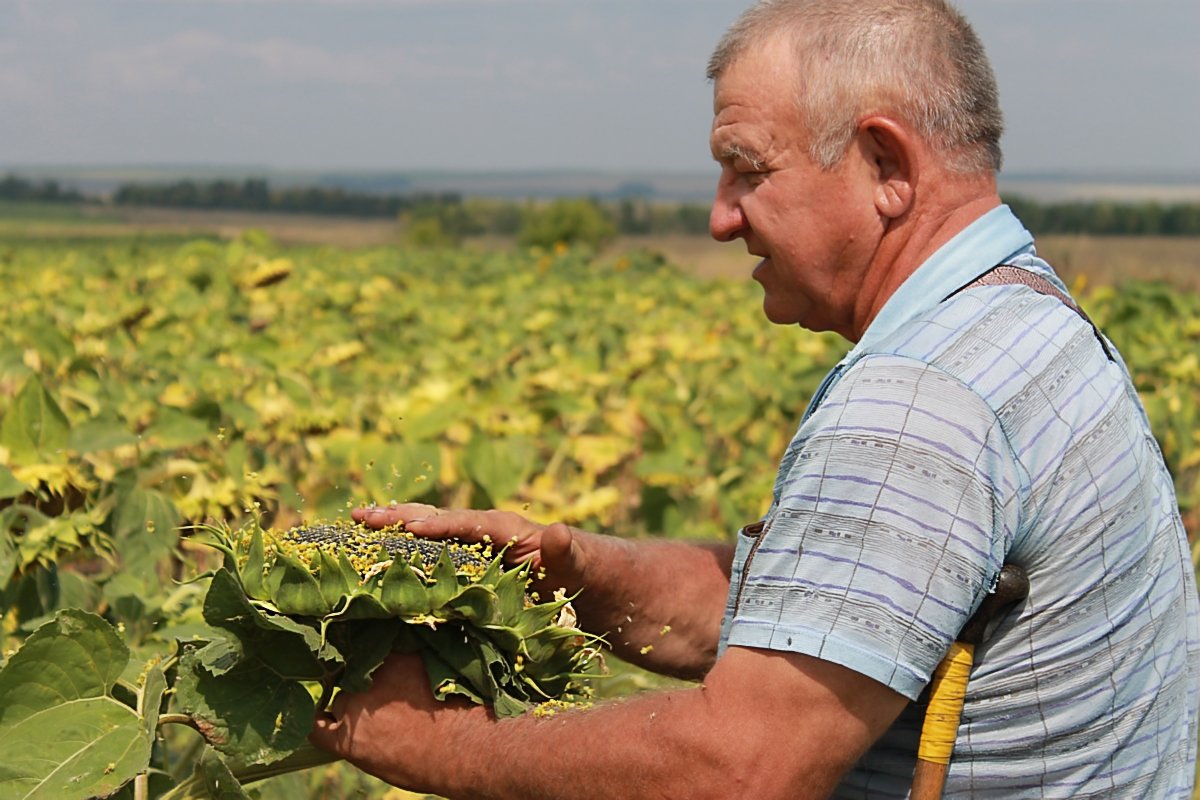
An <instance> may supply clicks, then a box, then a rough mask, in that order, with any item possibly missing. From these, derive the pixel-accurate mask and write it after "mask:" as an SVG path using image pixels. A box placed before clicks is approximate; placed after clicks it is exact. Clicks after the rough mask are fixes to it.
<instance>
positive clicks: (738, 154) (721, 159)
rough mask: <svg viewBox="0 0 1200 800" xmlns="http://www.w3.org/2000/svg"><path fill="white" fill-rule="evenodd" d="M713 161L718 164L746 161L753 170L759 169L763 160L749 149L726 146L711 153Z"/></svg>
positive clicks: (737, 145) (734, 145)
mask: <svg viewBox="0 0 1200 800" xmlns="http://www.w3.org/2000/svg"><path fill="white" fill-rule="evenodd" d="M713 159H715V160H716V161H717V162H718V163H722V164H725V163H729V162H731V161H737V160H739V159H740V160H742V161H747V162H749V164H750V166H751V167H753V168H754V169H760V168H761V167H762V165H763V162H764V160H765V159H763V157H762V156H761V155H759V154H758V153H757V152H755V151H754V150H751V149H750V148H749V147H746V146H744V145H740V144H727V145H724V146H722V147H721V148H720V149H719V150H717V151H716V152H714V153H713Z"/></svg>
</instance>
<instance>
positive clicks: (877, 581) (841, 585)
mask: <svg viewBox="0 0 1200 800" xmlns="http://www.w3.org/2000/svg"><path fill="white" fill-rule="evenodd" d="M796 445H797V448H796V449H797V456H796V458H795V460H794V461H793V462H792V464H791V467H790V469H789V470H788V472H787V474H785V475H781V477H780V484H779V495H778V498H777V502H776V503H775V505H774V506H773V509H772V512H771V514H770V516H769V518H768V520H767V526H766V529H765V530H764V532H763V533H762V534H761V535H760V536H759V538H758V540H757V541H756V542H755V543H754V546H753V548H752V549H751V552H750V553H748V554H747V557H746V560H745V562H744V563H743V564H742V565H741V569H740V573H739V574H738V575H737V576H736V577H737V578H740V585H739V586H738V588H737V593H736V601H735V608H734V609H733V614H732V620H731V622H730V625H729V638H728V643H729V644H730V645H741V646H748V647H760V648H767V649H774V650H785V651H790V652H797V653H803V654H806V655H810V656H814V657H817V658H821V659H824V660H828V661H833V662H836V663H838V664H841V665H843V666H846V667H849V668H850V669H853V670H855V671H857V672H860V673H862V674H864V675H867V676H868V677H871V678H873V679H875V680H878V681H880V682H881V683H884V684H885V685H887V686H889V687H890V688H892V689H894V690H895V691H897V692H899V693H900V694H902V695H904V696H906V697H908V698H909V699H916V697H917V696H918V695H919V694H920V693H921V691H922V689H923V688H924V686H925V685H926V684H927V683H928V681H929V678H930V676H931V675H932V673H933V670H934V668H935V667H936V666H937V664H938V662H939V661H940V660H941V658H942V656H943V655H944V654H945V652H946V650H947V648H948V647H949V644H950V642H952V641H953V640H954V638H955V636H956V635H957V633H958V631H959V629H960V628H961V627H962V626H963V624H964V623H965V622H966V621H967V619H968V618H969V617H970V615H971V614H972V613H973V611H974V610H975V608H977V607H978V605H979V603H980V602H981V601H982V599H983V597H984V595H985V594H986V593H987V592H988V590H990V588H991V587H992V586H993V585H994V582H995V579H996V576H997V575H998V574H999V571H1000V568H1001V567H1002V566H1003V563H1004V554H1005V552H1006V551H1007V548H1008V546H1009V544H1010V543H1011V542H1012V540H1013V538H1014V536H1015V534H1016V529H1017V526H1018V524H1019V508H1020V501H1019V498H1018V495H1019V486H1020V479H1019V467H1018V465H1017V462H1016V459H1015V458H1014V457H1013V455H1012V453H1011V449H1010V447H1009V445H1008V442H1007V440H1006V439H1005V437H1004V433H1003V430H1002V429H1001V426H1000V424H999V422H998V420H997V418H996V415H995V414H994V413H993V411H992V410H991V409H990V408H989V407H988V406H987V404H986V403H985V402H984V401H983V399H982V398H980V397H979V396H978V395H977V394H975V393H974V392H973V391H972V390H971V389H970V388H968V387H967V386H966V385H964V384H963V383H962V382H961V381H959V380H958V379H956V378H954V377H952V376H949V375H947V374H945V373H944V372H942V371H940V370H938V369H937V368H936V367H932V366H930V365H927V364H924V363H921V362H919V361H916V360H913V359H909V358H903V357H898V356H891V355H872V356H867V357H865V358H862V359H860V360H859V361H858V362H856V363H855V364H854V365H853V366H852V367H851V368H850V369H849V370H847V372H846V374H845V375H844V376H843V377H842V378H841V380H839V381H838V383H837V384H835V385H834V387H833V389H832V390H831V391H830V393H829V395H828V396H827V397H826V398H825V400H824V402H823V403H822V404H821V406H820V407H819V408H818V409H817V410H816V412H815V413H813V414H812V416H810V417H809V418H808V420H806V421H805V423H804V424H803V425H802V426H801V428H800V430H799V431H798V432H797V442H796Z"/></svg>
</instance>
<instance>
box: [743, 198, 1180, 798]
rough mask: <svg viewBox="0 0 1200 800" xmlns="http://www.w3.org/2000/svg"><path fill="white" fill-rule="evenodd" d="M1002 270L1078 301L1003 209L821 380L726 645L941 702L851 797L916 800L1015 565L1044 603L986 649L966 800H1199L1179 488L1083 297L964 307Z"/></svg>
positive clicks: (957, 242) (907, 726)
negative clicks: (941, 684) (977, 639)
mask: <svg viewBox="0 0 1200 800" xmlns="http://www.w3.org/2000/svg"><path fill="white" fill-rule="evenodd" d="M1000 263H1008V264H1013V265H1015V266H1019V267H1023V268H1025V269H1028V270H1031V271H1034V272H1037V273H1038V274H1040V275H1042V276H1043V277H1046V278H1047V279H1049V280H1050V281H1051V282H1052V283H1054V284H1055V285H1056V286H1058V287H1059V288H1060V289H1061V290H1063V291H1064V292H1065V291H1066V287H1065V286H1063V285H1062V283H1061V281H1059V280H1058V278H1057V277H1056V276H1054V273H1053V272H1052V271H1051V270H1050V268H1049V267H1048V266H1047V265H1046V264H1045V262H1043V261H1041V260H1040V259H1038V258H1037V257H1036V256H1035V254H1034V250H1033V246H1032V238H1031V237H1030V235H1029V233H1028V232H1027V231H1026V230H1025V229H1024V228H1023V227H1022V225H1021V224H1020V222H1019V221H1017V219H1016V218H1015V217H1014V216H1013V215H1012V213H1011V212H1010V211H1009V210H1008V208H1007V207H1004V206H1001V207H999V208H996V209H994V210H992V211H991V212H989V213H987V214H986V215H984V216H983V217H981V218H980V219H978V220H976V221H975V223H973V224H972V225H971V226H970V227H968V228H967V229H966V230H964V231H962V232H961V233H960V234H959V235H958V236H957V237H955V238H954V239H953V240H952V241H951V242H949V243H948V244H946V245H945V246H944V247H942V248H941V249H940V250H938V252H937V253H935V254H934V255H933V256H932V257H931V258H930V259H929V261H927V262H926V263H925V264H923V265H922V266H921V267H920V268H919V269H918V270H917V271H916V272H915V273H914V274H913V275H912V276H911V277H910V278H909V279H908V280H907V281H906V282H905V283H904V284H903V285H902V286H901V287H900V288H899V290H898V291H897V292H896V293H895V294H894V295H893V296H892V297H891V298H890V299H889V300H888V302H887V304H886V305H885V306H884V308H883V309H882V310H881V312H880V314H879V315H878V316H877V317H876V318H875V320H873V321H872V323H871V326H870V328H869V329H868V330H867V331H866V332H865V334H864V336H863V338H862V339H861V340H860V341H859V342H858V344H857V345H856V346H855V347H854V348H853V349H852V350H851V351H850V353H849V354H848V355H847V356H846V358H845V359H843V361H842V362H841V363H839V364H838V366H837V367H836V368H835V369H834V370H833V371H832V372H831V373H830V375H829V376H828V377H827V378H826V380H825V382H823V383H822V385H821V387H820V388H819V389H818V392H817V394H816V396H815V397H814V399H813V402H812V404H811V405H810V407H809V409H808V411H807V412H806V414H805V417H804V419H803V421H802V423H801V424H800V428H799V430H798V431H797V433H796V435H795V437H794V439H793V440H792V442H791V443H790V445H789V446H788V448H787V450H786V452H785V454H784V457H783V459H782V463H781V465H780V469H779V475H778V478H777V480H776V484H775V490H774V497H773V502H772V504H771V508H770V511H769V512H768V514H767V517H766V519H765V526H764V527H763V530H762V531H761V532H759V533H752V532H749V529H747V530H743V531H742V532H739V534H738V543H737V544H738V546H737V551H736V555H735V559H734V565H733V581H732V585H731V588H730V595H729V602H728V605H727V608H726V617H725V622H724V625H723V629H722V648H724V647H725V646H728V645H735V646H737V645H740V646H747V647H759V648H768V649H773V650H785V651H793V652H797V653H804V654H807V655H810V656H814V657H817V658H821V659H825V660H829V661H833V662H836V663H839V664H842V665H844V666H846V667H849V668H851V669H853V670H855V671H857V672H860V673H862V674H864V675H867V676H869V677H871V678H873V679H875V680H877V681H880V682H881V683H884V684H886V685H887V686H889V687H891V688H892V689H894V690H895V691H897V692H899V693H900V694H902V695H904V696H906V697H908V698H909V699H911V700H914V701H917V702H914V703H912V704H910V705H909V706H908V707H907V708H906V710H905V711H904V712H903V713H902V715H901V716H900V718H899V719H898V720H897V722H896V723H895V725H893V727H892V728H891V729H890V730H889V731H888V732H887V733H886V734H885V735H884V736H883V737H882V738H881V739H880V740H879V741H878V742H877V743H876V744H875V746H874V747H873V748H872V749H871V750H870V751H869V752H868V753H867V754H866V755H865V756H864V757H863V758H862V759H861V760H860V762H859V763H858V764H857V765H856V766H855V767H854V769H853V770H852V771H851V772H850V773H849V774H848V775H847V776H846V778H845V779H844V781H843V783H842V785H841V786H840V787H839V789H838V791H837V793H836V794H835V796H836V797H844V798H851V797H862V798H889V797H905V796H907V794H908V791H909V788H910V785H911V780H912V771H913V767H914V763H915V758H916V749H917V740H918V738H919V735H920V726H921V721H922V719H923V717H924V700H925V696H924V694H923V692H924V690H925V687H926V685H927V684H928V682H929V680H930V676H931V675H932V673H933V671H934V668H935V667H936V666H937V664H938V662H939V661H940V660H941V658H942V657H943V656H944V655H945V654H946V651H947V648H948V647H949V645H950V643H951V642H952V641H953V640H954V638H955V636H956V635H957V633H958V631H959V629H960V628H961V627H962V626H963V624H964V623H965V622H966V620H967V619H968V618H969V617H970V616H971V614H972V613H973V612H974V610H975V609H976V608H977V607H978V606H979V604H980V603H981V602H982V600H983V598H984V596H985V595H986V594H987V593H988V592H989V590H990V589H991V588H992V587H993V586H994V585H995V580H996V578H997V575H998V573H999V571H1000V568H1001V567H1002V566H1003V565H1004V564H1005V563H1008V562H1012V563H1015V564H1018V565H1020V566H1021V567H1023V568H1024V569H1025V571H1026V573H1027V574H1028V576H1029V581H1030V592H1029V596H1028V598H1027V599H1026V600H1025V601H1023V602H1022V603H1020V604H1019V605H1018V606H1016V607H1015V608H1014V609H1013V610H1011V611H1010V612H1009V613H1008V614H1007V615H1006V616H1005V617H1004V618H1003V619H1002V620H1001V621H1000V622H999V623H998V624H997V625H996V626H995V628H994V630H993V631H992V632H991V634H990V636H989V638H988V639H987V640H986V641H985V643H984V644H982V645H980V646H979V647H978V648H977V649H976V656H975V658H976V660H975V665H974V667H973V669H972V671H971V679H970V684H969V687H968V691H967V698H966V704H965V708H964V712H963V718H962V723H961V725H960V727H959V731H958V739H957V743H956V745H955V750H954V756H953V759H952V761H951V765H950V772H949V777H948V780H947V784H946V796H947V797H972V798H986V797H995V798H1006V800H1007V799H1010V798H1022V797H1030V798H1085V797H1139V798H1141V797H1154V798H1157V797H1181V798H1186V797H1189V796H1190V789H1191V785H1192V779H1193V774H1194V764H1195V758H1196V735H1197V730H1196V716H1197V704H1198V700H1200V683H1198V678H1200V610H1198V603H1197V593H1196V584H1195V578H1194V575H1193V573H1192V569H1191V559H1190V554H1189V549H1188V546H1187V541H1186V537H1185V534H1184V530H1183V525H1182V522H1181V521H1180V517H1179V511H1178V505H1177V503H1176V500H1175V495H1174V488H1173V485H1172V482H1171V477H1170V475H1169V474H1168V473H1167V470H1166V467H1165V466H1164V464H1163V460H1162V456H1161V453H1160V452H1159V449H1158V446H1157V443H1156V442H1155V440H1154V437H1153V435H1152V434H1151V432H1150V427H1149V423H1148V421H1147V419H1146V415H1145V413H1144V411H1143V410H1142V407H1141V404H1140V402H1139V400H1138V397H1137V394H1136V392H1135V390H1134V388H1133V384H1132V381H1131V380H1130V378H1129V374H1128V372H1127V370H1126V369H1125V366H1124V364H1123V363H1122V362H1121V361H1120V357H1119V355H1118V356H1115V358H1116V360H1115V361H1110V360H1109V358H1108V356H1107V355H1106V354H1105V352H1104V349H1103V348H1102V347H1101V346H1100V344H1099V342H1098V341H1097V339H1096V335H1095V334H1094V332H1093V329H1092V328H1091V327H1090V326H1089V325H1088V324H1087V323H1086V322H1084V321H1083V320H1082V319H1081V318H1080V317H1079V316H1078V315H1076V314H1075V313H1074V312H1072V311H1071V310H1070V309H1068V308H1067V307H1066V306H1065V305H1063V304H1062V303H1061V302H1060V301H1059V300H1057V299H1054V298H1051V297H1047V296H1045V295H1041V294H1039V293H1037V292H1035V291H1034V290H1032V289H1030V288H1027V287H1025V286H1015V285H1005V286H988V287H975V288H972V289H969V290H967V291H964V292H961V293H959V294H955V295H954V296H953V297H951V298H950V299H944V298H946V297H947V296H949V295H951V294H952V293H954V292H955V290H956V289H959V288H960V287H962V286H965V285H966V284H968V283H970V282H971V281H972V280H974V279H975V278H976V277H977V276H979V275H980V274H982V273H983V272H985V271H987V270H988V269H990V268H991V267H993V266H995V265H997V264H1000ZM1110 349H1111V345H1110ZM1113 352H1114V353H1115V350H1114V351H1113Z"/></svg>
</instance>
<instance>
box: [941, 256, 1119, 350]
mask: <svg viewBox="0 0 1200 800" xmlns="http://www.w3.org/2000/svg"><path fill="white" fill-rule="evenodd" d="M1011 284H1020V285H1021V286H1028V287H1029V288H1030V289H1033V290H1034V291H1035V292H1037V293H1038V294H1044V295H1048V296H1050V297H1053V298H1054V299H1056V300H1058V301H1059V302H1061V303H1062V304H1063V305H1064V306H1066V307H1067V308H1069V309H1071V310H1072V311H1074V312H1075V313H1076V314H1078V315H1079V317H1080V319H1082V320H1083V321H1084V322H1086V323H1087V324H1088V325H1089V326H1090V327H1091V329H1092V333H1094V334H1095V335H1096V341H1098V342H1099V343H1100V347H1102V348H1103V349H1104V355H1106V356H1108V360H1109V361H1114V360H1115V359H1114V358H1113V354H1112V351H1111V350H1109V349H1108V343H1107V342H1105V341H1104V337H1103V336H1101V335H1100V329H1099V328H1097V327H1096V323H1094V322H1092V320H1091V318H1090V317H1088V315H1087V314H1085V313H1084V311H1083V309H1082V308H1080V307H1079V305H1078V304H1077V303H1076V302H1075V301H1074V300H1072V299H1071V298H1070V297H1068V296H1067V295H1065V294H1063V293H1062V292H1060V291H1059V290H1058V288H1057V287H1056V286H1055V285H1054V284H1052V283H1050V281H1048V280H1046V279H1045V278H1043V277H1042V276H1041V275H1038V274H1037V273H1036V272H1031V271H1029V270H1027V269H1022V268H1021V267H1014V266H1013V265H1011V264H1001V265H1000V266H998V267H992V268H991V269H990V270H988V271H987V272H985V273H983V274H982V275H980V276H979V277H978V278H976V279H975V280H973V281H971V282H970V283H968V284H967V285H966V286H961V287H959V288H958V289H955V290H954V291H953V292H951V293H950V294H948V295H946V297H945V299H946V300H949V299H950V298H951V297H954V295H956V294H958V293H959V292H965V291H966V290H967V289H974V288H975V287H976V286H1005V285H1011Z"/></svg>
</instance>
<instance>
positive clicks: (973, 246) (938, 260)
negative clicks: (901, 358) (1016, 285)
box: [843, 205, 1033, 361]
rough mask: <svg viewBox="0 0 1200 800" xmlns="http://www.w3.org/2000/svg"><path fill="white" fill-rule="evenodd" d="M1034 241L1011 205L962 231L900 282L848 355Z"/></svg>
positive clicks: (851, 357)
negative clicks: (1010, 207)
mask: <svg viewBox="0 0 1200 800" xmlns="http://www.w3.org/2000/svg"><path fill="white" fill-rule="evenodd" d="M1032 245H1033V235H1032V234H1030V233H1029V231H1027V230H1025V226H1024V225H1022V224H1021V221H1020V220H1018V219H1017V218H1016V216H1015V215H1014V214H1013V213H1012V210H1011V209H1009V207H1008V206H1006V205H1001V206H997V207H996V208H993V209H992V210H991V211H988V212H987V213H986V214H984V215H983V216H981V217H979V219H977V220H975V221H974V222H972V223H971V224H970V225H968V226H967V227H966V228H964V229H963V230H961V231H959V232H958V233H957V234H956V235H955V236H954V238H953V239H951V240H950V241H948V242H946V243H945V244H944V245H942V246H941V247H939V248H938V249H937V251H936V252H935V253H934V254H933V255H932V256H930V257H929V259H928V260H927V261H926V262H925V263H924V264H922V265H921V266H919V267H918V268H917V270H916V271H915V272H914V273H913V274H912V275H910V276H909V277H908V279H907V280H905V281H904V283H902V284H901V285H900V288H899V289H897V290H896V291H895V293H894V294H892V296H891V297H889V298H888V300H887V302H886V303H884V305H883V308H882V309H880V310H879V313H878V314H877V315H876V316H875V319H873V320H871V324H870V325H869V326H867V329H866V331H864V332H863V335H862V338H861V339H859V341H858V344H856V345H855V346H854V348H853V349H851V351H850V352H849V353H848V354H847V355H846V358H845V359H844V360H843V361H853V360H854V359H856V358H857V357H858V356H859V355H860V354H861V353H863V352H865V351H867V350H869V349H870V348H871V347H872V346H873V345H875V344H877V343H878V342H880V341H881V340H883V339H886V338H887V337H888V336H889V335H890V334H891V333H892V332H893V331H895V330H896V329H897V328H899V327H900V326H901V325H903V324H904V323H906V322H909V321H910V320H912V319H914V318H916V317H918V316H920V315H921V314H924V313H925V312H926V311H929V310H930V309H932V308H934V307H935V306H937V304H938V303H940V302H942V300H944V299H945V298H946V296H947V295H948V294H950V293H951V292H953V291H954V290H955V289H958V288H959V287H961V286H965V285H966V284H968V283H970V282H971V281H972V280H974V279H975V278H977V277H979V276H980V275H982V274H983V273H984V272H986V271H987V270H989V269H991V268H992V267H994V266H996V265H997V264H1001V263H1004V262H1005V261H1006V260H1008V259H1009V258H1010V257H1012V256H1015V255H1016V254H1017V253H1020V252H1021V251H1023V250H1028V249H1030V248H1031V247H1032Z"/></svg>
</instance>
